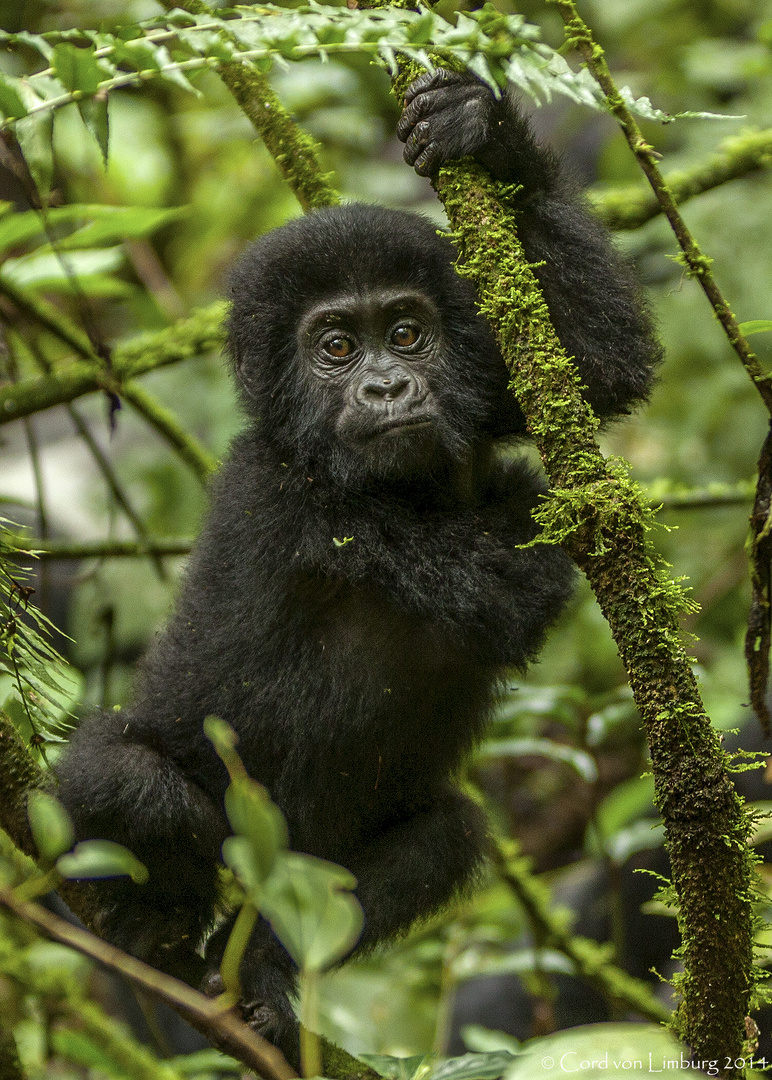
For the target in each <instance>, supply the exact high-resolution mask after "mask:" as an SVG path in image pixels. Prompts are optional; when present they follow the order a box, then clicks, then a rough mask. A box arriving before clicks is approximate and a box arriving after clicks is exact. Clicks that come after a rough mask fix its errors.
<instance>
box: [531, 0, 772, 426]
mask: <svg viewBox="0 0 772 1080" xmlns="http://www.w3.org/2000/svg"><path fill="white" fill-rule="evenodd" d="M547 3H550V4H555V6H556V7H557V8H558V10H559V11H560V14H561V15H562V16H563V21H564V22H565V24H566V39H567V40H568V41H569V42H570V43H571V44H572V45H573V46H575V48H576V49H577V50H578V51H579V53H580V54H581V55H582V57H583V59H584V62H585V63H586V65H587V68H588V70H589V71H590V72H591V74H592V75H593V77H594V78H595V80H596V82H597V83H598V85H599V86H600V88H601V89H602V91H603V93H604V94H605V96H606V101H607V103H608V107H609V109H610V110H611V112H612V113H613V114H614V116H616V118H617V120H618V121H619V123H620V125H621V127H622V130H623V132H624V133H625V138H626V139H627V142H628V144H629V146H630V149H631V150H632V152H633V154H634V155H635V157H636V160H637V161H638V163H639V165H640V166H641V169H642V170H643V172H644V173H645V175H646V178H647V179H648V181H649V183H650V184H651V187H652V190H653V192H654V194H655V195H656V197H657V201H658V202H659V204H660V206H661V207H662V211H663V213H664V214H665V216H666V217H667V219H668V221H669V222H670V225H671V227H672V229H673V232H674V233H675V235H676V239H677V240H678V243H679V245H680V247H681V250H682V252H683V259H684V262H685V263H686V265H687V266H688V268H689V270H690V271H691V273H692V274H693V275H694V277H696V278H697V280H698V281H699V283H700V285H701V286H702V289H703V292H704V293H705V295H706V296H707V298H708V300H709V301H710V304H711V306H712V308H713V310H714V311H715V313H716V318H717V319H718V321H719V322H720V323H721V325H722V326H723V328H724V331H725V333H726V336H727V337H728V338H729V341H730V343H731V345H732V348H733V349H734V351H735V352H736V353H737V355H738V356H739V358H740V361H741V363H742V365H743V367H744V368H745V370H746V371H747V372H748V375H749V376H750V378H751V380H752V382H753V384H754V385H755V387H756V389H757V390H758V392H759V395H760V397H761V399H762V401H763V402H764V404H765V405H766V407H767V410H768V411H769V413H770V415H772V375H770V374H769V373H767V372H766V371H765V370H764V368H763V367H762V365H761V363H760V361H759V359H758V357H757V356H756V354H755V353H754V352H753V351H752V350H751V348H750V346H749V344H748V341H747V339H746V337H745V335H744V334H743V332H742V330H741V329H740V326H739V324H738V322H737V319H736V318H735V316H734V314H733V312H732V310H731V308H730V307H729V304H728V302H727V301H726V299H725V297H724V295H723V293H722V292H721V290H720V289H719V287H718V285H717V284H716V280H715V278H714V277H713V272H712V270H711V268H710V267H711V260H710V259H709V258H708V257H707V256H706V255H705V254H704V253H703V252H702V250H701V248H700V247H699V245H698V244H697V241H696V240H695V239H694V237H693V236H692V234H691V232H690V231H689V229H688V228H687V226H686V222H685V221H684V219H683V217H682V216H681V214H680V212H679V210H678V207H677V206H676V201H675V199H674V198H673V193H672V192H671V190H670V188H669V187H668V185H667V184H666V183H665V180H664V178H663V176H662V173H661V172H660V171H659V168H658V167H657V159H658V157H659V155H658V154H657V152H656V151H655V150H654V148H653V147H652V146H651V145H650V144H649V143H648V142H647V141H646V139H645V138H644V136H643V133H642V132H641V129H640V128H639V127H638V124H637V123H636V121H635V118H634V117H633V114H632V113H631V112H630V110H629V109H628V107H627V106H626V105H625V103H624V100H623V99H622V96H621V94H620V93H619V90H618V89H617V86H616V83H615V82H614V80H613V78H612V76H611V72H610V70H609V67H608V64H607V63H606V57H605V54H604V52H603V49H602V48H601V46H600V45H599V44H598V43H597V42H596V41H595V39H594V38H593V36H592V31H591V30H590V28H589V27H588V26H587V24H586V23H585V22H584V20H583V19H582V18H581V16H580V15H579V12H578V11H577V9H576V4H575V3H574V0H547Z"/></svg>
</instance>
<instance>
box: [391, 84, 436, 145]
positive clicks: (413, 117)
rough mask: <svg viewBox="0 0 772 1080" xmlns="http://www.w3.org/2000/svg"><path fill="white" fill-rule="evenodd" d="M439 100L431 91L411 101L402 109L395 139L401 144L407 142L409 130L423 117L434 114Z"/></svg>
mask: <svg viewBox="0 0 772 1080" xmlns="http://www.w3.org/2000/svg"><path fill="white" fill-rule="evenodd" d="M440 100H441V99H439V95H437V94H436V93H433V92H432V91H428V92H427V93H425V94H420V95H419V96H418V97H417V98H415V99H414V100H413V101H411V102H410V104H409V105H407V106H406V107H405V108H404V109H403V111H402V115H401V116H400V118H399V120H398V121H397V138H398V139H399V140H400V141H401V142H407V140H408V137H409V135H410V131H411V129H412V128H414V127H415V126H416V124H418V123H419V122H420V121H421V120H422V119H423V118H424V117H425V116H428V115H429V114H430V113H433V112H436V111H437V108H438V105H440Z"/></svg>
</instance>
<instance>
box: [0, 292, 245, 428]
mask: <svg viewBox="0 0 772 1080" xmlns="http://www.w3.org/2000/svg"><path fill="white" fill-rule="evenodd" d="M225 310H226V306H225V304H224V303H222V302H218V303H216V304H211V305H210V306H209V307H206V308H200V309H199V310H198V311H196V312H194V313H193V314H192V315H190V316H189V317H188V318H186V319H181V320H180V321H179V322H177V323H175V324H174V325H173V326H169V327H167V328H165V329H164V330H159V331H158V332H156V333H153V334H143V335H141V336H140V337H136V338H133V339H132V340H131V341H128V342H126V343H124V344H123V345H118V346H116V348H115V351H114V352H113V356H112V367H111V370H110V371H106V370H105V369H104V368H101V367H99V366H97V363H96V362H87V361H85V360H79V361H75V362H73V363H72V364H68V365H64V364H62V365H59V366H57V369H56V371H53V372H51V374H50V375H41V376H40V377H38V378H33V379H22V380H20V381H19V382H17V383H13V384H8V385H5V386H0V424H7V423H8V422H9V421H11V420H16V419H18V418H19V417H20V416H31V415H32V414H33V413H36V412H42V411H43V410H44V409H50V408H52V407H53V406H54V405H63V404H66V403H67V402H70V401H75V400H76V399H77V398H79V397H83V395H84V394H92V393H94V392H95V391H97V390H105V391H107V392H108V393H114V394H120V393H121V391H122V388H123V384H124V383H126V382H128V381H129V380H130V379H135V378H136V377H137V376H139V375H144V374H145V372H147V371H155V370H156V369H157V368H161V367H166V366H167V365H168V364H176V363H179V362H180V361H181V360H189V359H192V358H193V357H195V356H201V355H202V354H203V353H208V352H214V351H216V350H219V349H221V348H222V345H223V342H224V340H225V335H224V331H223V325H222V324H223V318H224V316H225Z"/></svg>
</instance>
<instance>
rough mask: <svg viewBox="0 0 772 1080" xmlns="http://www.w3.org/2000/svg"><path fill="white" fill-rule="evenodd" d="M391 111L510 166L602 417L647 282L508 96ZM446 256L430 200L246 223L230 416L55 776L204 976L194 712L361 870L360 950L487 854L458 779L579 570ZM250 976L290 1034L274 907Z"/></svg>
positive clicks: (621, 381) (142, 907)
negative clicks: (499, 445) (133, 624)
mask: <svg viewBox="0 0 772 1080" xmlns="http://www.w3.org/2000/svg"><path fill="white" fill-rule="evenodd" d="M399 134H400V137H401V138H402V139H403V140H404V141H406V149H405V157H406V160H407V161H408V162H409V163H411V164H414V165H415V167H416V168H417V169H418V170H419V171H421V172H425V171H429V170H432V169H434V168H436V167H437V166H438V165H439V164H440V163H441V162H442V161H444V160H446V159H448V158H452V157H457V156H462V155H466V154H473V155H474V156H475V158H476V159H477V161H479V162H481V163H482V164H483V165H485V166H486V167H487V168H488V169H489V170H490V172H491V173H492V174H493V176H494V177H495V178H497V179H499V180H503V181H506V182H507V183H517V184H520V185H521V190H520V193H519V195H518V196H517V198H518V199H519V202H520V206H521V213H520V215H519V217H518V222H519V233H520V235H521V238H522V241H523V243H524V244H525V247H526V250H527V253H528V256H529V258H530V259H532V260H533V261H535V262H537V261H538V262H539V263H540V264H541V265H540V267H539V269H538V271H537V272H538V275H539V279H540V281H541V284H542V286H543V288H544V291H545V294H546V296H547V299H548V302H549V306H550V311H551V314H552V318H553V321H554V324H555V327H556V329H557V331H558V334H559V335H560V338H561V341H562V343H563V345H564V346H565V347H566V349H567V350H568V351H569V353H571V354H572V355H573V356H575V357H576V362H577V364H578V366H579V369H580V371H581V375H582V380H583V382H584V383H585V386H586V396H587V398H588V400H589V401H590V402H591V404H592V406H593V408H594V409H595V410H596V412H597V413H598V414H599V415H601V416H612V415H614V414H620V413H623V412H625V411H626V410H627V409H628V407H629V406H630V405H631V403H633V402H635V401H639V400H641V399H643V398H644V397H645V396H646V394H647V391H648V388H649V385H650V381H651V372H652V369H653V367H654V365H655V364H656V362H657V360H658V358H659V350H658V347H657V345H656V344H655V342H654V340H653V337H652V333H651V327H650V324H649V320H648V318H647V316H646V314H645V312H644V310H643V308H642V305H641V302H640V299H639V296H638V291H637V288H636V286H635V284H634V282H633V280H632V278H631V277H630V274H629V272H628V269H627V267H626V266H625V265H624V264H623V263H622V262H621V261H620V259H619V258H618V257H617V256H616V255H615V254H614V252H613V250H612V248H611V247H610V244H609V242H608V239H607V237H606V235H605V234H604V232H603V231H602V229H600V227H599V226H598V225H597V224H595V223H594V222H593V221H592V220H591V219H590V218H589V217H588V215H587V214H586V212H585V211H584V209H583V208H582V206H581V204H580V203H579V202H578V201H577V200H576V198H575V197H574V196H573V195H572V194H571V193H570V192H569V191H567V190H566V187H565V184H564V183H563V182H562V181H561V179H560V176H559V170H558V166H557V164H556V162H555V159H554V158H553V157H552V156H551V154H550V153H549V152H547V151H544V150H542V149H539V148H538V147H537V146H536V144H535V143H534V141H533V138H532V136H531V134H530V132H529V129H528V126H527V124H526V121H525V120H524V119H523V118H522V117H521V116H520V115H519V114H518V112H517V111H516V108H515V106H514V105H513V104H512V102H511V101H509V100H508V99H506V98H504V99H502V100H500V101H496V100H494V98H493V97H492V96H491V94H490V93H489V91H488V90H487V89H486V88H485V87H484V86H483V85H482V84H480V83H479V82H478V81H477V80H475V79H473V78H471V77H465V76H459V75H455V74H449V73H447V72H437V73H436V74H433V75H430V76H426V77H424V78H422V79H419V80H418V82H417V83H415V84H414V85H413V87H412V88H411V90H410V93H409V95H408V101H407V106H406V108H405V111H404V113H403V116H402V118H401V120H400V125H399ZM453 262H454V250H453V246H452V244H451V243H450V242H449V241H448V240H447V239H443V238H440V237H438V236H437V234H436V231H435V229H434V227H433V226H432V225H431V224H429V223H428V222H427V221H425V220H423V219H422V218H420V217H416V216H414V215H411V214H406V213H398V212H395V211H391V210H384V209H379V208H377V207H371V206H362V205H352V206H345V207H342V208H336V209H330V210H323V211H320V212H318V213H314V214H311V215H309V216H307V217H305V218H302V219H300V220H297V221H293V222H291V223H290V224H288V225H285V226H284V227H283V228H281V229H278V230H276V231H275V232H273V233H271V234H269V235H267V236H265V237H263V238H262V239H261V240H259V241H258V242H257V243H256V244H255V245H254V246H252V247H251V248H250V249H249V250H248V251H247V253H246V254H245V256H244V257H243V259H242V260H241V262H240V263H239V265H238V266H237V267H236V269H235V271H234V273H233V278H232V298H233V306H232V310H231V316H230V322H229V349H230V354H231V356H232V359H233V364H234V368H235V371H236V374H237V376H238V379H239V382H240V385H241V392H242V399H243V405H244V408H245V411H246V413H247V417H248V420H247V425H246V427H245V429H244V431H243V432H242V433H241V434H240V435H239V436H238V437H237V438H236V440H235V442H234V444H233V447H232V450H231V453H230V456H229V459H228V461H227V462H226V463H225V465H224V466H223V468H222V470H221V471H220V473H219V475H218V477H217V478H216V480H215V481H214V483H213V489H212V504H211V509H210V511H209V515H208V518H207V521H206V524H205V526H204V530H203V533H202V535H201V538H200V540H199V543H198V545H197V547H196V550H195V552H194V553H193V555H192V557H191V561H190V566H189V569H188V572H187V576H186V579H185V583H184V586H183V588H182V592H181V595H180V599H179V602H178V604H177V609H176V612H175V614H174V616H173V618H172V620H171V622H170V624H169V626H168V627H167V629H166V631H165V633H164V634H163V636H162V637H161V638H160V639H159V640H158V641H157V642H156V643H155V644H154V646H153V648H152V649H151V651H150V654H149V655H148V657H147V658H146V660H145V661H144V664H143V665H142V668H141V671H140V675H139V679H138V687H137V694H136V698H135V701H134V703H133V704H132V705H131V707H130V708H128V709H125V710H124V711H122V712H121V713H119V714H117V715H116V714H113V713H110V714H107V715H101V716H96V717H93V718H92V719H90V720H89V721H88V722H86V723H84V724H83V725H82V726H81V728H80V730H79V731H78V732H77V733H76V734H75V736H74V737H73V740H72V744H71V746H70V749H69V752H68V753H67V755H66V757H65V759H64V761H63V764H62V766H61V768H60V770H59V777H60V781H61V784H60V793H61V798H62V800H63V801H64V803H65V804H66V806H67V807H68V809H69V811H70V813H71V814H72V817H73V819H74V822H75V826H76V830H77V835H78V837H79V838H81V839H83V838H87V837H102V838H108V839H111V840H116V841H119V842H120V843H122V844H125V845H126V846H127V847H129V848H130V849H131V850H132V851H134V852H135V853H136V854H137V856H138V857H139V858H140V859H141V860H142V861H143V862H144V863H145V865H146V866H147V868H148V870H149V871H150V880H149V882H148V884H147V885H144V886H136V885H133V884H132V883H131V882H129V881H127V880H126V879H116V880H113V881H111V882H109V883H107V885H106V887H107V889H108V890H109V892H108V901H109V902H108V904H107V905H106V906H105V908H104V910H103V912H102V915H101V930H102V932H103V933H104V935H105V937H107V938H108V939H109V940H110V941H112V942H114V943H115V944H117V945H119V946H121V947H122V948H124V949H126V950H128V951H129V952H131V953H134V954H135V955H138V956H141V957H143V958H144V959H146V960H148V961H149V962H150V963H152V964H155V965H157V966H158V967H160V968H163V969H164V970H166V971H169V972H172V973H174V974H177V975H179V976H181V977H183V978H185V979H187V980H189V981H191V982H193V983H197V984H202V983H203V984H204V985H207V981H208V985H209V986H210V987H211V986H212V985H214V984H216V975H214V974H213V973H214V972H216V970H217V965H218V963H219V959H220V956H221V953H222V947H223V942H224V940H225V937H226V936H227V929H228V927H227V926H226V927H225V928H224V929H220V930H218V931H217V932H216V933H215V934H214V936H213V937H212V938H211V940H210V943H209V946H208V948H207V954H206V960H204V959H202V958H201V957H200V956H199V955H198V953H197V952H196V949H197V947H198V946H200V944H201V943H202V941H203V940H204V939H205V937H206V935H207V933H208V932H209V931H210V930H211V928H212V924H213V922H214V918H215V910H216V907H217V904H218V876H217V867H218V862H219V860H220V847H221V844H222V841H223V839H224V838H225V837H226V835H227V834H228V832H229V829H228V826H227V823H226V820H225V817H224V813H223V792H224V790H225V787H226V784H227V775H226V773H225V770H224V768H223V767H222V764H221V762H220V761H219V759H218V758H217V756H216V755H215V753H214V751H213V749H212V746H211V745H210V743H209V742H208V741H207V739H206V738H205V737H204V735H203V732H202V722H203V720H204V718H205V717H206V716H208V715H210V714H214V715H216V716H220V717H222V718H224V719H225V720H227V721H228V723H229V724H231V725H232V726H233V728H235V730H236V731H237V733H238V736H239V746H238V749H239V753H240V754H241V756H242V758H243V761H244V764H245V766H246V768H247V770H248V771H249V773H250V774H251V775H252V776H253V777H255V778H256V779H257V780H259V781H260V782H261V783H263V784H264V785H265V786H266V787H267V788H268V790H269V792H270V794H271V796H272V798H273V799H274V800H275V801H276V802H277V803H278V805H279V806H280V807H281V809H282V810H283V812H284V814H285V815H286V818H287V822H288V825H289V835H290V844H291V846H292V847H293V848H294V849H295V850H298V851H304V852H310V853H312V854H314V855H317V856H320V857H322V858H325V859H330V860H333V861H334V862H338V863H341V864H343V865H344V866H346V867H347V868H348V869H349V870H351V871H352V872H353V873H354V874H355V875H356V877H357V880H358V887H357V895H358V897H359V899H360V901H361V903H362V907H363V909H364V912H365V920H366V921H365V928H364V932H363V934H362V938H361V940H360V942H359V944H358V945H357V951H358V952H359V951H361V950H365V949H369V948H371V947H372V946H374V945H376V944H377V943H380V942H383V941H386V940H388V939H392V938H394V937H395V936H397V935H399V934H401V933H403V932H404V931H406V930H407V929H408V928H409V927H410V926H411V924H412V923H414V922H415V921H416V919H420V918H422V917H425V916H427V915H430V914H431V913H432V912H435V911H437V909H438V908H440V907H442V905H443V904H446V903H447V902H448V901H449V900H450V899H451V898H452V897H453V896H454V895H457V894H458V892H459V890H461V889H463V888H464V887H466V886H468V885H469V884H470V883H471V882H472V881H473V880H474V878H475V875H476V873H477V872H478V870H479V868H480V865H481V859H482V855H483V851H484V847H485V839H486V826H485V821H484V819H483V817H482V815H481V813H480V811H479V810H478V809H477V807H476V806H475V805H474V804H473V803H471V802H470V801H469V800H468V799H466V798H465V797H464V796H463V795H461V794H460V792H459V791H458V790H457V789H456V787H455V786H454V784H453V780H452V778H453V774H454V772H455V771H456V770H457V769H458V767H459V764H460V763H461V761H462V760H463V757H464V755H465V754H466V753H467V752H468V751H469V749H470V747H472V746H473V745H474V743H475V741H476V740H477V739H478V738H479V737H480V735H481V733H482V732H483V729H484V727H485V723H486V719H487V717H488V715H489V712H490V709H491V705H492V703H493V701H494V699H495V695H496V687H497V684H498V681H499V679H500V678H501V676H502V673H503V671H504V670H505V669H507V668H511V667H517V668H522V667H523V666H524V665H525V664H526V663H527V662H528V661H529V660H531V659H532V658H533V657H534V656H535V655H536V653H537V652H538V650H539V648H540V647H541V645H542V642H543V639H544V635H545V631H546V629H547V627H548V626H549V625H550V623H551V622H552V621H553V620H554V619H555V617H556V616H557V615H558V613H559V612H560V610H561V608H562V606H563V604H564V603H565V600H566V598H567V596H568V594H569V591H570V586H571V578H572V571H571V566H570V563H569V561H568V559H567V557H566V556H565V555H564V553H563V552H562V551H561V550H560V549H559V548H557V547H550V546H547V545H537V546H535V547H530V548H528V549H526V550H523V549H522V547H520V545H522V544H523V543H524V542H527V541H529V540H531V539H532V538H533V537H534V535H535V534H536V528H535V526H534V524H533V521H532V517H531V511H532V509H533V507H534V505H535V503H536V501H537V498H538V495H539V492H540V490H541V487H540V482H539V481H538V479H536V478H535V477H534V475H532V472H531V471H530V470H529V468H528V467H527V466H526V465H525V464H524V463H522V462H520V461H517V460H512V459H511V458H510V457H508V458H507V459H506V460H501V459H500V458H499V457H497V456H496V454H495V452H494V445H495V440H496V439H498V438H500V437H506V436H517V435H523V434H524V423H523V418H522V414H521V413H520V411H519V409H518V408H517V406H516V404H515V403H514V400H513V399H512V396H511V394H510V393H509V392H508V391H507V376H506V371H505V368H504V363H503V361H502V358H501V355H500V353H499V351H498V348H497V346H496V343H495V340H494V338H493V335H492V333H491V331H490V329H489V327H488V325H487V324H486V322H485V321H484V319H483V318H481V317H480V315H479V314H478V313H477V310H476V306H475V295H474V292H473V289H472V287H471V286H470V285H469V283H468V282H466V281H464V280H462V279H461V278H460V277H459V276H458V275H457V273H456V272H455V270H454V268H453ZM241 980H242V985H243V987H244V1003H245V1008H246V1012H247V1015H248V1016H249V1017H250V1018H251V1021H252V1022H253V1023H254V1024H255V1025H256V1027H257V1028H258V1029H259V1030H261V1031H262V1032H263V1034H266V1035H267V1036H268V1037H270V1038H271V1039H273V1040H274V1041H275V1042H276V1043H277V1044H278V1045H280V1046H281V1047H282V1048H283V1049H284V1050H285V1051H286V1052H288V1053H289V1054H290V1056H291V1057H292V1058H295V1056H296V1024H295V1020H294V1015H293V1011H292V1008H291V1005H290V999H291V997H292V994H293V991H294V986H295V972H294V969H293V965H292V962H291V960H290V959H289V957H288V955H287V954H286V952H285V951H284V950H283V948H282V947H281V946H280V944H279V943H278V941H277V940H276V939H275V938H274V937H273V935H272V934H271V932H270V930H269V928H268V927H267V926H266V925H265V924H262V923H261V924H260V925H259V926H258V928H257V930H256V931H255V933H254V935H253V938H252V941H251V944H250V947H249V949H248V951H247V954H246V955H245V958H244V961H243V965H242V971H241Z"/></svg>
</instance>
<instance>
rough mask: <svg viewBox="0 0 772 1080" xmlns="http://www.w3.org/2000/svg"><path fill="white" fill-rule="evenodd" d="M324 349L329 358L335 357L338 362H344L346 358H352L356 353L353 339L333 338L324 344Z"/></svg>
mask: <svg viewBox="0 0 772 1080" xmlns="http://www.w3.org/2000/svg"><path fill="white" fill-rule="evenodd" d="M322 348H323V349H324V351H325V352H326V353H327V355H328V356H332V357H334V358H335V359H336V360H343V359H345V357H347V356H350V355H351V353H352V352H353V351H354V343H353V341H352V340H351V338H347V337H343V336H342V335H341V336H340V337H332V338H328V339H327V341H325V342H323V345H322Z"/></svg>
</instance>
